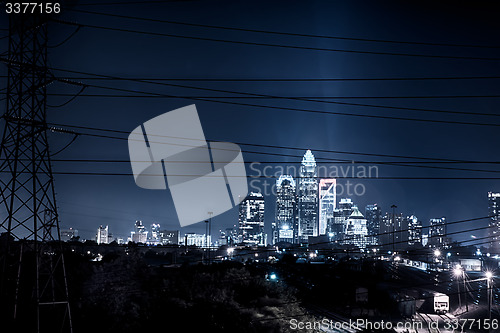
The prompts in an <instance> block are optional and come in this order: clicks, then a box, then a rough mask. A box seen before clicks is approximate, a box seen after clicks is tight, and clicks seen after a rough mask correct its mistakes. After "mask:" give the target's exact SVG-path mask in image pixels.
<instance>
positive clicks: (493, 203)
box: [488, 192, 500, 253]
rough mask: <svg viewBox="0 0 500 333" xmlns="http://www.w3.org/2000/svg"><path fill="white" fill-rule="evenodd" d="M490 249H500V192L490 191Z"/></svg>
mask: <svg viewBox="0 0 500 333" xmlns="http://www.w3.org/2000/svg"><path fill="white" fill-rule="evenodd" d="M488 215H489V216H490V223H489V226H490V228H489V236H490V237H491V238H490V241H491V242H490V249H491V250H490V251H492V252H495V253H497V252H498V251H499V250H500V193H494V192H488Z"/></svg>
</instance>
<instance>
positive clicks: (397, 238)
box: [379, 213, 408, 251]
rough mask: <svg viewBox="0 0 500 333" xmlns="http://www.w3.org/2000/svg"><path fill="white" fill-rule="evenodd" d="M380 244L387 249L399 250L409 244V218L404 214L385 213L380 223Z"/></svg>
mask: <svg viewBox="0 0 500 333" xmlns="http://www.w3.org/2000/svg"><path fill="white" fill-rule="evenodd" d="M379 241H380V244H379V245H380V246H381V247H383V248H384V249H385V250H390V251H393V250H394V251H398V250H402V249H405V248H407V246H408V220H407V219H405V218H404V217H403V214H402V213H400V214H394V215H393V214H390V213H385V215H384V216H383V217H382V220H381V224H380V237H379Z"/></svg>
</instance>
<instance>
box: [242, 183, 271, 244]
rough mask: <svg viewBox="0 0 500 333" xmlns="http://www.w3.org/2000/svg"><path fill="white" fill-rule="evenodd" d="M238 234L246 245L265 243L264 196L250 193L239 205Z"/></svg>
mask: <svg viewBox="0 0 500 333" xmlns="http://www.w3.org/2000/svg"><path fill="white" fill-rule="evenodd" d="M239 208H240V210H239V218H238V222H239V225H238V236H239V237H240V240H241V242H242V243H244V244H247V245H266V244H265V237H264V197H263V196H262V194H261V193H254V192H250V194H249V195H248V196H247V197H246V198H245V200H243V201H242V202H241V203H240V205H239Z"/></svg>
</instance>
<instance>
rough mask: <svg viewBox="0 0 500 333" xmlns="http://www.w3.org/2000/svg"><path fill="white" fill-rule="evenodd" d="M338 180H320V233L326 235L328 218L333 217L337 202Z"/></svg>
mask: <svg viewBox="0 0 500 333" xmlns="http://www.w3.org/2000/svg"><path fill="white" fill-rule="evenodd" d="M336 185H337V182H336V180H335V179H321V180H320V181H319V231H318V232H319V234H320V235H326V233H327V229H328V219H331V218H333V212H334V210H335V206H336V203H337V192H336Z"/></svg>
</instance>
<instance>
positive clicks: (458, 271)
mask: <svg viewBox="0 0 500 333" xmlns="http://www.w3.org/2000/svg"><path fill="white" fill-rule="evenodd" d="M453 274H454V275H455V277H456V278H457V288H458V306H459V308H460V309H462V298H461V295H460V281H459V280H458V278H459V277H461V276H462V274H463V271H462V266H460V265H456V266H455V268H454V269H453Z"/></svg>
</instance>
